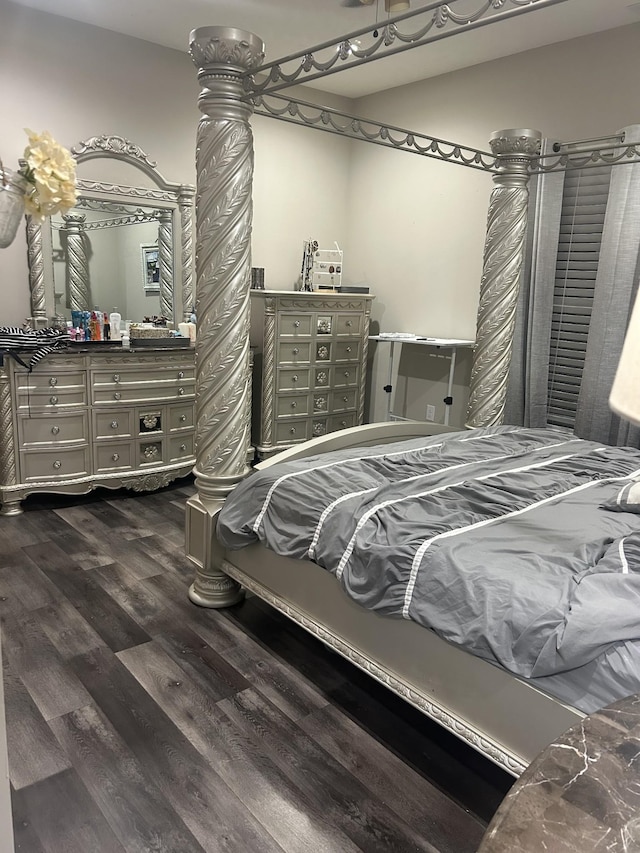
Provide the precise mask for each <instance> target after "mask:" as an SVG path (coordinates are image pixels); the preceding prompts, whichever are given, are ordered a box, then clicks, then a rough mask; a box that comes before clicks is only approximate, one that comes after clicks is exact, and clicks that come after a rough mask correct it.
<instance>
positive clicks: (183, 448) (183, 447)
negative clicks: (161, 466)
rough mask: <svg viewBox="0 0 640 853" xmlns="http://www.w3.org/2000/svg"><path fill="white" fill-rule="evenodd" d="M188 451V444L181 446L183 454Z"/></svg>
mask: <svg viewBox="0 0 640 853" xmlns="http://www.w3.org/2000/svg"><path fill="white" fill-rule="evenodd" d="M186 449H187V445H186V444H181V445H180V450H182V452H183V453H184V451H185V450H186Z"/></svg>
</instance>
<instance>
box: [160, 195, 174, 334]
mask: <svg viewBox="0 0 640 853" xmlns="http://www.w3.org/2000/svg"><path fill="white" fill-rule="evenodd" d="M172 220H173V214H172V212H171V211H170V210H161V211H160V214H159V216H158V264H159V266H160V270H159V273H160V274H159V280H160V314H161V315H162V316H163V317H166V318H167V320H170V321H173V319H174V316H173V234H172V230H173V229H172V227H171V224H172Z"/></svg>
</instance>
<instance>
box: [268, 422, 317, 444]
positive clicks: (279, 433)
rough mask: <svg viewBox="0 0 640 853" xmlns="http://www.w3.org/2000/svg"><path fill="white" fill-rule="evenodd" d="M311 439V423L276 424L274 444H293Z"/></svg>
mask: <svg viewBox="0 0 640 853" xmlns="http://www.w3.org/2000/svg"><path fill="white" fill-rule="evenodd" d="M309 438H311V421H310V420H309V419H308V418H307V419H306V420H302V419H301V420H298V421H291V420H282V421H278V422H277V423H276V444H294V443H295V442H297V441H307V439H309Z"/></svg>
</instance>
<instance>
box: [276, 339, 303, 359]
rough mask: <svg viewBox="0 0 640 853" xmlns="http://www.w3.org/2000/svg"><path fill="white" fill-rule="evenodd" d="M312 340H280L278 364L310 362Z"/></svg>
mask: <svg viewBox="0 0 640 853" xmlns="http://www.w3.org/2000/svg"><path fill="white" fill-rule="evenodd" d="M310 361H311V341H280V344H279V346H278V364H304V363H306V364H309V362H310Z"/></svg>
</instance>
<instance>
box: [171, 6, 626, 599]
mask: <svg viewBox="0 0 640 853" xmlns="http://www.w3.org/2000/svg"><path fill="white" fill-rule="evenodd" d="M477 2H478V6H477V8H476V10H475V12H473V13H469V11H468V4H467V7H466V10H465V12H464V13H463V14H457V12H456V11H454V5H455V4H458V5H456V9H458V8H460V6H459V0H450V2H448V3H442V2H428V3H426V5H424V6H422V7H421V8H420V9H418V10H415V11H413V12H408V13H406V14H404V15H399V16H397V17H394V18H391V19H389V20H388V21H387V22H386V23H385V24H384V26H382V25H380V26H374V27H371V26H369V27H368V28H364V29H361V30H358V31H356V32H353V33H350V34H348V35H345V36H342V37H341V38H339V39H337V40H335V41H333V42H325V43H323V44H320V45H316V46H315V47H312V48H309V49H307V50H304V51H301V52H299V53H296V54H292V55H290V56H287V57H284V58H283V59H281V60H277V61H275V62H271V63H269V64H262V63H263V59H264V45H263V43H262V40H261V39H260V38H259V37H258V36H256V35H254V34H253V33H249V32H246V31H244V30H237V29H233V28H227V27H204V28H200V29H196V30H194V31H193V32H192V33H191V37H190V54H191V57H192V59H193V62H194V64H195V65H196V67H197V69H198V80H199V82H200V85H201V91H200V96H199V101H198V105H199V108H200V110H201V112H202V114H203V116H202V118H201V119H200V123H199V126H198V136H197V148H196V169H197V189H196V247H197V251H196V294H197V303H196V304H197V308H196V310H197V315H198V345H197V349H196V377H197V379H196V389H197V390H196V466H195V474H196V485H197V488H198V494H197V496H196V497H194V498H192V499H191V500H189V501H188V504H187V531H186V532H187V554H188V556H189V558H190V559H191V561H192V562H193V563H194V565H195V566H196V579H195V582H194V584H193V585H192V587H191V589H190V593H189V594H190V597H191V599H192V601H194V602H195V603H197V604H200V605H203V606H206V607H224V606H228V605H229V604H232V603H234V602H235V601H237V600H238V598H239V597H240V594H241V593H240V589H239V586H238V584H237V583H236V582H235V581H234V580H232V579H231V578H230V577H229V576H228V575H226V574H225V573H224V572H222V571H221V569H220V566H221V560H222V555H221V554H217V553H215V548H216V545H215V537H214V535H213V532H214V524H215V514H216V512H217V510H218V509H219V507H220V505H221V503H222V501H223V499H224V498H225V497H226V495H228V494H229V492H230V491H231V489H232V488H233V487H234V485H235V484H236V483H237V482H239V481H240V480H241V479H242V478H243V477H244V476H245V475H246V474H247V473H248V469H247V462H246V453H245V449H246V447H247V446H248V444H249V443H250V434H249V433H250V421H251V418H250V405H251V401H250V369H249V282H250V267H251V256H250V237H251V223H252V202H251V190H252V180H253V165H254V158H253V139H252V132H251V123H250V119H251V115H252V113H254V112H255V113H257V114H260V115H265V116H269V117H272V118H276V119H279V120H282V121H287V122H292V123H295V124H302V125H305V126H308V127H311V128H316V129H318V130H322V131H325V132H329V133H335V134H339V135H342V136H347V137H349V138H353V139H361V140H363V141H367V142H371V143H374V144H377V145H383V146H387V147H391V148H396V149H398V150H404V151H409V152H411V153H414V154H419V155H421V156H425V157H433V158H436V159H439V160H444V161H446V162H451V163H457V164H458V165H461V166H465V167H467V168H474V169H481V170H483V171H486V172H488V173H490V174H491V175H492V176H493V181H494V187H493V190H492V193H491V198H490V203H489V213H488V220H487V233H486V241H485V250H484V261H483V272H482V278H481V282H480V304H479V309H478V320H477V344H476V348H475V352H474V363H473V368H472V376H471V395H470V403H469V411H468V417H467V425H468V426H469V427H478V426H487V425H490V424H496V423H500V422H501V420H502V417H503V412H504V402H505V395H506V384H507V378H508V371H509V364H510V359H511V348H512V337H513V329H514V323H515V311H516V303H517V296H518V286H519V279H520V273H521V268H522V262H523V255H524V245H525V232H526V226H527V203H528V183H529V178H530V175H531V174H534V173H537V172H547V171H556V170H560V169H567V168H583V167H588V166H590V165H598V164H602V163H611V164H615V163H622V162H624V163H628V162H631V161H633V160H637V159H640V150H639V149H638V148H637V147H636V146H635V145H624V144H623V143H624V139H617V140H616V139H612V138H611V137H608V138H607V140H608V141H607V144H606V146H603V148H602V150H601V149H600V148H598V146H597V145H591V144H587V145H583V146H579V147H578V148H573V151H572V153H566V152H564V151H562V150H560V151H558V152H557V153H554V154H552V155H550V156H548V157H546V156H545V157H542V156H541V155H540V150H541V140H542V134H541V133H540V131H538V130H530V129H521V128H514V129H506V130H501V131H498V132H496V133H494V134H493V135H492V137H491V139H490V148H491V151H481V150H478V149H474V148H471V147H468V146H464V145H460V144H458V143H455V142H448V141H446V140H442V139H438V138H436V137H430V136H426V135H424V134H421V133H415V132H412V131H410V130H406V129H403V128H398V127H394V126H392V125H389V124H384V123H379V122H377V121H374V120H369V119H364V118H362V117H361V116H350V115H347V114H345V113H341V112H339V111H337V110H333V109H329V108H326V107H322V106H318V105H316V104H310V103H308V102H306V101H301V100H295V99H289V98H287V97H285V96H282V95H280V94H278V93H279V92H280V91H282V90H283V89H285V88H287V87H289V86H293V85H296V84H299V83H301V82H305V81H310V80H314V79H317V78H319V77H321V76H324V75H328V74H334V73H337V72H339V71H343V70H345V69H346V68H349V67H353V66H358V65H362V64H365V63H368V62H372V61H375V60H377V59H380V58H382V57H383V56H389V55H391V54H394V53H398V52H401V51H404V50H409V49H412V48H414V47H419V46H421V45H424V44H428V43H430V42H433V41H437V40H439V39H442V38H446V37H448V36H451V35H454V34H455V33H456V32H460V31H463V30H465V31H467V30H469V29H474V28H477V27H480V26H484V25H486V24H492V23H495V22H497V21H501V20H504V19H507V18H512V17H515V16H518V15H522V14H530V13H532V12H533V11H535V10H536V9H542V8H546V7H549V6H554V5H557V4H559V3H563V2H566V0H477ZM416 25H417V29H415V28H412V27H415V26H416ZM600 141H601V140H595V142H600ZM587 142H588V143H589V142H593V141H587Z"/></svg>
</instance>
